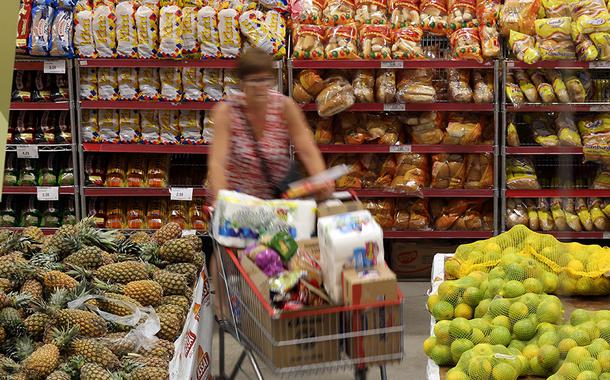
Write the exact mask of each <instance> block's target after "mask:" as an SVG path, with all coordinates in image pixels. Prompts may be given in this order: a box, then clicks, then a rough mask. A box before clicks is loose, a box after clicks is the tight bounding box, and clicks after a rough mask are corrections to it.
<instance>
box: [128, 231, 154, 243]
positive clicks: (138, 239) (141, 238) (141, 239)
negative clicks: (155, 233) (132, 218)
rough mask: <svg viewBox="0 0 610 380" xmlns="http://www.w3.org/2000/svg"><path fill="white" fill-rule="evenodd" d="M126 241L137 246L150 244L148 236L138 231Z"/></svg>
mask: <svg viewBox="0 0 610 380" xmlns="http://www.w3.org/2000/svg"><path fill="white" fill-rule="evenodd" d="M128 240H130V241H131V242H133V243H135V244H137V245H144V244H146V243H149V242H150V236H149V235H148V233H146V232H144V231H138V232H136V233H135V234H133V235H131V236H130V237H129V239H128Z"/></svg>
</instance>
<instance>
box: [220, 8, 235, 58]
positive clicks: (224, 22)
mask: <svg viewBox="0 0 610 380" xmlns="http://www.w3.org/2000/svg"><path fill="white" fill-rule="evenodd" d="M217 17H218V37H219V43H220V53H221V55H222V57H223V58H236V57H237V56H238V55H239V49H241V35H240V33H239V12H238V11H237V10H236V9H232V8H226V9H222V10H220V11H219V12H218V16H217Z"/></svg>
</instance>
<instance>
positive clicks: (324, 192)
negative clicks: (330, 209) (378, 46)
mask: <svg viewBox="0 0 610 380" xmlns="http://www.w3.org/2000/svg"><path fill="white" fill-rule="evenodd" d="M334 192H335V181H328V182H324V184H323V187H322V188H321V189H320V190H319V191H318V192H317V193H316V198H317V199H318V200H324V201H325V200H327V199H330V198H332V196H333V193H334Z"/></svg>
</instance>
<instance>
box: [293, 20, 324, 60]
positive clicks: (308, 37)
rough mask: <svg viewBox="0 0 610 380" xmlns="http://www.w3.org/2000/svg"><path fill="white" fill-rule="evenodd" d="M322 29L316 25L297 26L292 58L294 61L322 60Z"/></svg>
mask: <svg viewBox="0 0 610 380" xmlns="http://www.w3.org/2000/svg"><path fill="white" fill-rule="evenodd" d="M324 35H325V30H324V28H322V27H320V26H317V25H301V26H299V30H298V36H297V37H296V39H295V40H294V41H295V45H294V49H293V52H292V57H293V58H295V59H324V43H323V41H324Z"/></svg>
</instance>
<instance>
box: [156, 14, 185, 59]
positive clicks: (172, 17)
mask: <svg viewBox="0 0 610 380" xmlns="http://www.w3.org/2000/svg"><path fill="white" fill-rule="evenodd" d="M182 29H183V23H182V8H181V7H179V6H178V5H176V4H173V3H172V4H169V5H165V6H163V7H161V9H160V10H159V51H158V53H157V55H158V56H159V58H173V59H180V58H182Z"/></svg>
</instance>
